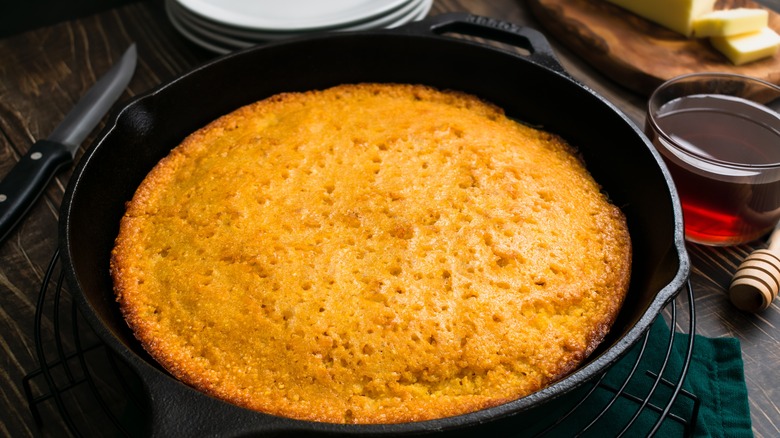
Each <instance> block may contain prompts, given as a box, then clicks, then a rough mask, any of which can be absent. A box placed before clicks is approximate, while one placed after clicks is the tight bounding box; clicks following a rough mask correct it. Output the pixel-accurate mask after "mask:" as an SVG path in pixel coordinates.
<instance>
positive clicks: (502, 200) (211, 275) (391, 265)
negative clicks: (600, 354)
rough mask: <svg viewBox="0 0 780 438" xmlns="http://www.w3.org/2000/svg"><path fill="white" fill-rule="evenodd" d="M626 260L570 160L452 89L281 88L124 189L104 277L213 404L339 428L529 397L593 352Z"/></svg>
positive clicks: (143, 333) (617, 229) (623, 230)
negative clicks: (128, 197) (131, 189)
mask: <svg viewBox="0 0 780 438" xmlns="http://www.w3.org/2000/svg"><path fill="white" fill-rule="evenodd" d="M630 259H631V247H630V240H629V235H628V230H627V226H626V223H625V219H624V217H623V215H622V213H621V211H620V210H619V209H618V208H616V207H615V206H613V205H612V204H610V203H609V201H608V199H607V198H606V196H605V195H604V194H603V193H602V192H601V191H600V187H599V186H598V185H597V183H596V182H595V181H594V180H593V179H592V177H591V176H590V175H589V174H588V172H587V170H586V169H585V167H584V165H583V163H582V162H581V160H580V159H579V158H578V156H577V155H576V153H575V151H574V149H573V148H572V147H570V146H569V145H567V144H566V143H565V142H564V141H563V140H562V139H561V138H559V137H557V136H555V135H552V134H550V133H547V132H544V131H541V130H538V129H535V128H532V127H529V126H526V125H523V124H520V123H517V122H515V121H513V120H511V119H509V118H507V117H506V116H505V115H504V114H503V112H502V110H501V109H499V108H497V107H495V106H493V105H491V104H488V103H485V102H483V101H481V100H479V99H478V98H476V97H473V96H470V95H467V94H463V93H460V92H450V91H439V90H436V89H433V88H429V87H426V86H421V85H400V84H355V85H342V86H337V87H334V88H331V89H327V90H323V91H310V92H302V93H285V94H279V95H276V96H273V97H270V98H268V99H265V100H263V101H260V102H257V103H254V104H251V105H248V106H245V107H243V108H240V109H238V110H236V111H235V112H233V113H230V114H228V115H225V116H223V117H221V118H219V119H218V120H216V121H214V122H212V123H211V124H209V125H208V126H206V127H204V128H202V129H200V130H198V131H197V132H195V133H193V134H192V135H190V136H189V137H187V138H186V139H185V140H184V141H183V143H182V144H181V145H180V146H178V147H177V148H175V149H174V150H173V151H172V152H171V154H170V155H169V156H167V157H166V158H164V159H163V160H162V161H161V162H160V163H159V164H158V165H157V166H156V167H155V168H154V169H153V170H152V171H151V173H150V174H149V175H148V176H147V178H146V179H145V180H144V181H143V183H142V184H141V185H140V187H139V188H138V190H137V192H136V194H135V196H134V197H133V199H132V201H131V202H129V203H128V206H127V212H126V214H125V216H124V217H123V219H122V221H121V226H120V232H119V235H118V237H117V240H116V246H115V248H114V250H113V253H112V259H111V274H112V276H113V279H114V284H115V291H116V296H117V300H118V301H119V303H120V307H121V310H122V312H123V314H124V316H125V318H126V320H127V322H128V324H129V325H130V327H131V328H132V329H133V331H134V333H135V335H136V336H137V337H138V339H139V340H140V342H141V343H142V345H143V346H144V347H145V348H146V349H147V350H148V351H149V353H150V354H151V355H152V356H153V357H154V358H155V359H156V360H157V361H159V362H160V364H162V366H163V367H165V368H166V369H167V370H168V371H169V372H170V373H171V374H172V375H173V376H175V377H177V378H179V379H181V380H182V381H183V382H185V383H187V384H190V385H192V386H194V387H196V388H198V389H200V390H202V391H204V392H206V393H208V394H211V395H213V396H215V397H218V398H221V399H224V400H226V401H229V402H232V403H235V404H237V405H239V406H243V407H246V408H249V409H254V410H258V411H262V412H266V413H270V414H275V415H280V416H285V417H291V418H297V419H303V420H312V421H322V422H332V423H395V422H406V421H418V420H426V419H433V418H440V417H446V416H452V415H457V414H462V413H466V412H471V411H475V410H479V409H482V408H486V407H490V406H495V405H498V404H501V403H503V402H506V401H510V400H513V399H517V398H519V397H523V396H525V395H527V394H530V393H532V392H534V391H537V390H539V389H540V388H543V387H545V386H546V385H548V384H550V383H551V382H554V381H555V380H556V379H559V378H561V377H562V376H564V375H566V374H567V373H569V372H571V371H572V370H573V369H574V368H575V367H577V365H578V364H579V363H581V362H582V361H583V359H584V358H585V357H586V356H587V355H588V354H589V353H590V352H592V351H593V350H594V348H595V347H596V346H597V345H598V344H599V342H600V341H602V339H603V337H604V336H605V334H606V333H607V331H608V330H609V327H610V325H611V324H612V322H613V321H614V319H615V317H616V315H617V313H618V310H619V308H620V306H621V303H622V301H623V298H624V295H625V293H626V290H627V288H628V282H629V275H630V262H631V260H630Z"/></svg>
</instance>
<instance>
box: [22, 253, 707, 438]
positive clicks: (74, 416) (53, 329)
mask: <svg viewBox="0 0 780 438" xmlns="http://www.w3.org/2000/svg"><path fill="white" fill-rule="evenodd" d="M682 292H684V293H680V294H679V296H678V297H677V298H676V299H675V300H674V301H672V302H671V303H669V305H667V307H666V308H665V309H664V311H663V312H662V315H661V316H659V318H663V319H664V320H665V322H666V323H668V325H669V327H673V328H675V329H676V330H678V331H677V332H676V331H675V330H667V331H666V332H665V333H663V332H661V333H657V332H656V333H654V331H653V330H650V331H648V334H647V335H646V336H645V337H644V338H643V339H642V340H640V342H639V343H638V344H637V345H636V346H635V347H634V348H633V349H632V350H631V351H630V352H629V353H628V354H627V355H626V356H625V357H624V358H622V359H621V360H620V361H618V363H617V364H616V365H614V366H613V367H612V368H610V369H609V370H607V371H606V372H605V373H604V374H603V375H601V376H600V377H599V378H596V379H594V381H592V382H589V383H587V384H585V385H583V386H582V387H581V388H578V389H576V390H574V391H572V392H570V393H568V394H566V395H565V396H563V397H560V399H559V400H554V401H553V402H551V403H548V404H547V405H545V406H541V407H539V408H534V409H532V410H530V411H526V412H523V413H521V414H519V415H517V416H516V417H510V418H507V419H502V420H500V421H498V422H496V423H494V424H490V425H487V426H486V427H488V428H491V431H490V433H491V435H493V436H499V435H503V436H512V437H515V436H604V431H605V430H609V431H610V432H611V433H612V432H613V433H615V434H616V435H627V436H651V435H654V434H657V433H658V434H659V435H664V436H666V435H670V434H674V436H685V435H690V434H691V432H692V431H693V429H694V428H695V425H696V419H697V416H698V409H699V400H698V398H697V396H696V395H695V394H691V393H690V392H688V391H686V390H685V389H683V383H684V381H685V376H686V375H687V372H688V365H689V364H690V358H691V353H692V351H693V341H694V336H693V334H694V333H695V320H696V318H695V307H694V301H693V293H692V290H691V287H690V283H687V284H686V288H685V291H682ZM678 308H679V309H678ZM685 326H687V333H685V331H684V329H685ZM681 327H682V328H683V331H682V332H680V331H679V330H681ZM34 330H35V333H34V336H35V346H36V353H37V355H38V362H39V368H38V369H36V370H34V371H32V372H30V373H29V374H27V375H26V376H25V377H24V379H23V382H22V383H23V386H24V390H25V393H26V396H27V400H28V403H29V407H30V410H31V412H32V414H33V417H34V418H35V421H36V422H37V423H38V425H39V427H40V428H41V431H42V434H43V435H52V436H62V435H64V434H65V433H69V434H71V435H72V436H76V437H93V436H119V437H121V436H126V437H136V436H145V435H147V434H148V431H149V430H150V426H149V425H150V421H151V420H150V418H151V411H150V407H149V403H148V400H147V398H146V397H147V396H146V394H145V392H144V391H143V382H142V381H141V380H140V378H139V377H138V376H137V375H136V374H135V373H134V372H133V371H132V370H131V369H130V368H129V367H128V366H127V365H126V364H125V363H124V362H123V360H122V359H121V358H120V357H119V356H118V355H116V354H115V353H113V352H112V351H111V350H110V349H109V348H108V347H107V346H106V345H105V344H103V343H102V342H101V341H100V339H99V338H98V337H97V335H96V334H95V333H94V332H93V331H92V330H91V329H90V327H89V325H88V324H87V323H86V320H84V319H83V317H82V316H81V315H80V313H79V311H78V309H77V306H76V303H75V301H74V300H73V299H72V297H71V295H70V293H69V292H68V290H67V287H66V285H65V284H64V273H63V272H62V270H61V268H60V258H59V254H58V253H55V255H54V256H53V257H52V260H51V263H50V264H49V267H48V269H47V271H46V275H45V277H44V279H43V282H42V284H41V289H40V294H39V297H38V303H37V309H36V314H35V328H34ZM681 333H684V334H681ZM651 336H663V337H664V338H663V339H661V340H660V342H661V344H662V345H664V346H665V347H664V348H665V354H661V355H660V356H662V360H660V361H654V362H648V361H647V360H645V359H646V358H647V357H649V356H653V357H657V356H658V354H657V352H653V354H649V353H650V350H651V349H652V348H653V347H652V345H658V342H659V340H658V339H656V340H655V341H654V342H655V343H654V342H651ZM675 358H676V359H677V361H675ZM637 388H641V389H640V390H637ZM52 405H53V406H54V407H56V409H50V408H51V407H52ZM43 408H47V409H43ZM63 424H64V426H63ZM55 426H56V427H57V428H60V429H65V430H52V429H53V427H55Z"/></svg>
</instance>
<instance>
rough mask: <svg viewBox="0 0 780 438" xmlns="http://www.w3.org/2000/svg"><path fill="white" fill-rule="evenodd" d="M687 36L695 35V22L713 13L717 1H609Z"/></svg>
mask: <svg viewBox="0 0 780 438" xmlns="http://www.w3.org/2000/svg"><path fill="white" fill-rule="evenodd" d="M607 1H608V2H610V3H614V4H616V5H618V6H620V7H622V8H624V9H628V10H629V11H631V12H633V13H635V14H637V15H640V16H642V17H644V18H646V19H648V20H650V21H653V22H655V23H657V24H660V25H661V26H664V27H666V28H669V29H671V30H674V31H676V32H679V33H681V34H683V35H685V36H691V35H692V34H693V20H694V19H696V18H698V17H700V16H702V15H704V14H707V13H710V12H712V11H713V9H714V7H715V0H607Z"/></svg>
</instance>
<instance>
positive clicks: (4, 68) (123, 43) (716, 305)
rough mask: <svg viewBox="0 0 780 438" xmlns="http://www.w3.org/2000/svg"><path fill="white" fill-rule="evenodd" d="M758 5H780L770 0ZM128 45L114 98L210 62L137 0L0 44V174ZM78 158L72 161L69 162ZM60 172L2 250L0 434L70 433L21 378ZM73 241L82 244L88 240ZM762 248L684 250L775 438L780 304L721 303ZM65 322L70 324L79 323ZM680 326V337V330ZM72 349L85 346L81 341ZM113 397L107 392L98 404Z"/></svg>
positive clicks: (631, 101) (708, 327) (598, 76)
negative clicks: (748, 309)
mask: <svg viewBox="0 0 780 438" xmlns="http://www.w3.org/2000/svg"><path fill="white" fill-rule="evenodd" d="M529 1H531V0H529ZM766 2H768V3H771V4H772V5H773V7H780V1H779V0H766ZM448 11H468V12H472V13H475V14H479V15H484V16H489V17H493V18H498V19H502V20H506V21H510V22H512V23H516V24H520V25H527V26H531V27H536V28H540V29H542V30H544V29H545V28H544V27H542V25H541V23H540V22H539V21H537V20H536V18H535V16H534V14H532V12H531V11H530V9H529V7H528V2H524V1H518V0H490V1H488V0H483V1H466V0H462V1H458V0H436V1H435V3H434V7H433V10H432V11H431V14H438V13H442V12H448ZM548 35H549V36H550V40H551V43H552V45H553V48H554V50H555V51H556V53H557V54H558V56H559V58H560V60H561V63H562V64H563V66H564V67H565V68H566V69H567V70H568V71H569V73H570V74H571V75H572V76H573V77H575V78H576V79H577V80H579V81H580V82H582V83H583V84H584V85H586V86H587V87H589V88H591V89H593V90H594V91H596V92H597V93H599V94H601V95H603V96H604V97H605V98H607V99H608V100H610V101H611V102H613V103H614V104H615V105H616V106H617V107H618V108H620V109H621V110H623V111H624V112H625V113H626V114H627V115H628V117H629V118H630V119H632V120H633V121H634V122H635V123H637V124H639V125H640V126H641V124H642V123H643V119H644V112H645V110H644V106H645V97H644V96H643V95H642V94H640V93H635V92H632V91H630V90H628V89H627V88H626V87H625V86H623V85H622V84H621V83H619V82H616V81H615V80H613V79H612V78H611V77H610V76H607V75H604V74H602V72H601V71H600V70H599V69H596V68H594V66H593V65H592V64H591V63H589V62H586V61H585V60H584V57H583V56H582V54H581V53H578V51H577V49H576V47H574V46H570V45H567V44H562V42H561V41H558V40H556V39H555V37H554V35H553V33H552V32H550V33H549V34H548ZM131 42H136V43H137V45H138V52H139V64H138V69H137V71H136V74H135V76H134V78H133V80H132V82H131V83H130V86H129V88H128V91H127V92H126V94H125V95H124V96H123V99H129V98H131V97H132V96H135V95H138V94H141V93H145V92H147V91H149V90H151V89H152V88H154V87H156V86H158V85H160V84H161V83H163V82H165V81H167V80H170V79H172V78H174V77H176V76H178V75H180V74H182V73H184V72H186V71H188V70H189V69H191V68H193V67H195V66H197V65H199V64H201V63H203V62H205V61H207V60H209V59H212V58H213V57H214V56H215V55H214V54H212V53H209V52H207V51H205V50H203V49H201V48H199V47H197V46H195V45H194V44H192V43H190V42H189V41H187V40H186V39H185V38H183V37H182V36H181V35H179V34H178V33H177V32H176V30H175V29H174V28H173V27H172V25H171V24H170V23H169V22H168V20H167V18H166V16H165V12H164V8H163V2H162V1H160V0H146V1H139V2H136V3H132V4H129V5H126V6H122V7H119V8H115V9H111V10H108V11H105V12H101V13H99V14H96V15H90V16H86V17H82V18H78V19H74V20H69V21H64V22H61V23H59V24H55V25H51V26H47V27H43V28H39V29H34V30H31V31H28V32H25V33H21V34H18V35H14V36H12V37H7V38H3V39H0V60H2V62H0V177H2V176H3V175H5V174H6V173H7V172H8V171H9V169H10V168H11V167H12V166H13V165H14V164H15V163H16V161H17V160H18V159H19V156H20V155H21V154H23V153H24V152H25V151H26V150H27V148H29V147H30V145H31V144H32V143H33V142H34V141H35V140H36V139H40V138H45V137H46V136H47V135H48V134H49V133H50V132H51V130H52V129H53V128H54V127H55V126H56V125H57V123H58V122H59V121H60V120H61V119H62V118H63V116H64V115H65V113H66V112H67V111H68V110H69V109H70V108H71V107H72V106H73V105H74V104H75V103H76V101H77V100H78V99H79V97H80V96H81V95H82V94H83V93H84V92H85V91H86V89H87V88H88V87H89V86H90V85H92V83H93V82H94V81H95V79H96V78H97V77H98V76H99V75H100V74H101V73H102V72H104V71H105V70H106V69H107V68H108V66H109V65H111V64H112V62H113V61H114V60H116V58H117V57H118V56H119V55H120V54H121V53H122V52H123V51H124V50H125V48H127V46H128V45H129V44H131ZM96 135H97V131H96V132H95V133H93V134H92V135H91V136H90V138H88V139H87V141H86V142H85V143H84V145H83V147H89V145H90V144H91V142H92V141H93V140H94V139H95V137H96ZM82 150H83V149H82ZM80 155H81V152H80V153H79V155H78V156H77V159H78V158H79V156H80ZM70 174H71V169H67V170H64V171H62V172H61V173H60V174H59V175H58V176H57V177H56V179H55V180H54V181H52V183H51V184H50V185H49V187H48V189H47V191H46V192H45V194H44V196H43V198H42V199H41V200H40V201H39V202H38V203H36V205H35V206H34V207H33V208H32V210H31V212H30V214H29V215H28V217H27V218H26V220H25V221H24V223H23V224H22V225H21V226H20V227H18V228H17V229H16V230H15V231H14V232H13V233H12V234H11V236H10V238H9V239H8V240H7V241H6V242H4V243H3V244H2V245H0V349H2V352H0V359H1V360H2V368H0V436H9V437H35V436H55V437H59V436H67V435H68V430H69V429H68V424H67V423H66V421H65V419H63V416H62V415H61V414H60V412H59V411H58V409H57V408H56V405H55V403H54V400H43V401H41V403H39V404H38V406H39V407H40V409H41V412H40V413H41V417H42V420H43V422H44V425H43V426H42V427H41V426H39V425H38V424H36V422H35V420H34V418H33V416H32V414H31V411H30V409H29V408H28V403H27V397H26V395H25V390H24V387H23V386H22V379H23V378H24V377H25V375H27V374H28V373H30V372H31V371H33V370H36V369H38V368H39V367H40V363H39V362H38V358H37V352H36V348H35V342H34V326H35V324H34V319H35V316H36V307H37V298H38V292H39V289H40V287H41V283H42V279H43V277H44V275H45V272H46V269H47V266H48V264H49V261H50V260H51V258H52V255H53V254H54V252H55V250H56V248H57V221H58V214H59V213H58V212H59V205H60V202H61V200H62V196H63V192H64V189H65V186H66V185H67V182H68V178H69V176H70ZM83 238H84V239H85V240H86V241H87V242H88V241H89V238H90V236H88V235H87V236H83ZM763 246H764V244H763V242H755V243H753V244H749V245H741V246H737V247H730V248H711V247H703V246H698V245H689V248H688V249H689V251H690V256H691V260H692V263H693V274H692V277H691V280H692V284H693V288H694V293H695V297H696V311H697V322H696V327H697V333H698V334H700V335H704V336H710V337H717V336H730V337H736V338H738V339H739V340H740V341H741V343H742V351H743V358H744V361H745V375H746V381H747V385H748V391H749V397H750V408H751V419H752V422H753V432H754V434H755V436H757V437H776V436H780V388H778V386H779V385H778V381H779V380H778V377H777V370H778V368H779V367H780V339H778V338H780V332H779V331H778V327H780V305H779V304H778V302H777V301H775V302H774V303H773V304H772V306H771V307H770V308H769V309H767V310H766V311H765V312H762V313H760V314H756V315H753V314H745V313H742V312H740V311H738V310H737V309H735V308H734V307H733V306H731V305H730V303H729V302H728V298H727V295H726V288H727V287H728V283H729V281H730V279H731V275H732V274H733V272H734V271H735V270H736V267H737V266H738V264H739V262H740V261H741V260H742V259H743V258H744V257H745V256H746V255H747V254H749V253H750V251H752V250H753V249H756V248H760V247H763ZM49 307H51V306H46V309H45V312H44V313H43V314H42V315H41V328H42V336H43V337H44V338H45V340H47V341H51V339H52V337H53V334H52V331H53V330H54V328H55V327H57V326H58V324H62V321H61V320H60V321H58V320H57V319H58V318H59V319H65V320H69V319H72V318H74V315H73V314H72V313H71V312H70V311H69V310H68V309H69V307H67V306H65V310H64V312H63V313H62V314H60V315H58V316H55V314H54V313H53V312H51V311H50V310H51V309H49ZM75 318H76V320H78V316H77V315H76V316H75ZM678 328H679V329H681V330H683V331H685V329H686V328H685V327H684V321H682V322H681V323H680V324H679V327H678ZM83 330H84V331H87V329H86V328H85V329H83ZM81 331H82V330H81V329H80V330H79V332H81ZM63 336H64V338H65V340H64V342H65V343H66V344H67V345H65V348H68V347H72V346H73V344H74V343H75V342H76V341H75V340H73V339H72V336H71V335H70V334H67V333H66V334H64V335H63ZM82 341H83V342H87V343H88V342H89V339H84V340H82ZM97 353H98V354H103V355H104V353H101V352H97ZM73 360H74V361H75V360H78V358H74V359H73ZM45 384H46V383H45V381H43V380H41V379H40V378H37V379H35V380H34V381H33V385H32V389H33V392H34V394H44V393H45V389H46V388H45ZM130 386H131V387H133V388H137V387H138V385H137V384H136V383H135V382H130ZM114 396H116V394H113V393H108V394H106V397H107V398H111V397H114ZM703 396H706V395H703ZM65 402H66V404H68V409H69V412H70V414H71V416H72V417H75V418H77V421H78V422H79V424H82V425H83V424H86V425H90V428H89V429H88V432H87V433H86V435H87V436H103V435H106V434H108V433H107V432H106V431H107V430H108V429H104V428H102V427H101V424H100V423H96V422H95V420H94V419H95V418H97V416H99V415H101V414H100V412H98V414H96V413H95V411H94V410H93V408H91V407H88V406H82V405H80V404H77V403H69V402H68V401H67V400H66V401H65ZM141 434H142V432H141Z"/></svg>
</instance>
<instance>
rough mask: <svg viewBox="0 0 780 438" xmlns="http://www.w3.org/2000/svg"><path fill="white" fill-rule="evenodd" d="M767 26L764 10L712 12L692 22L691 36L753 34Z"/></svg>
mask: <svg viewBox="0 0 780 438" xmlns="http://www.w3.org/2000/svg"><path fill="white" fill-rule="evenodd" d="M768 25H769V12H768V11H767V10H766V9H750V8H737V9H725V10H721V11H713V12H710V13H708V14H704V15H702V16H700V17H698V18H696V19H695V20H694V21H693V36H695V37H700V38H703V37H713V36H716V37H722V36H731V35H739V34H741V33H749V32H755V31H757V30H761V29H763V28H765V27H767V26H768Z"/></svg>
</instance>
